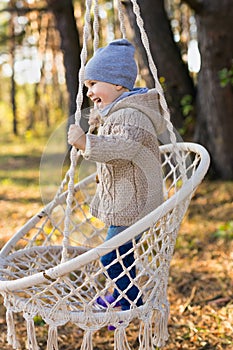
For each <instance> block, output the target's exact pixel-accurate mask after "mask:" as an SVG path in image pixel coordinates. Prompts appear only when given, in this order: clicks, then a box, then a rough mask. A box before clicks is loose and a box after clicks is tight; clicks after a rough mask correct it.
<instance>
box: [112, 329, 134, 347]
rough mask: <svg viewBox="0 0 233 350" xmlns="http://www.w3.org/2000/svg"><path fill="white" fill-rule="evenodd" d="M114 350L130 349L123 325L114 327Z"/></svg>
mask: <svg viewBox="0 0 233 350" xmlns="http://www.w3.org/2000/svg"><path fill="white" fill-rule="evenodd" d="M114 350H130V346H129V343H128V340H127V335H126V331H125V327H124V326H123V325H120V327H118V328H116V329H115V332H114Z"/></svg>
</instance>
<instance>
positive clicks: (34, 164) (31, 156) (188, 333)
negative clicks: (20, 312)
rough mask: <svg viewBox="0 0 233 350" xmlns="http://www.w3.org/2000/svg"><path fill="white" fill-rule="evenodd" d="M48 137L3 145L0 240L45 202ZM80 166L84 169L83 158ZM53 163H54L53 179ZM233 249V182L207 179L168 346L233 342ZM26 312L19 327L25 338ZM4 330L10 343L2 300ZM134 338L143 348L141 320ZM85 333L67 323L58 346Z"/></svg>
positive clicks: (175, 293)
mask: <svg viewBox="0 0 233 350" xmlns="http://www.w3.org/2000/svg"><path fill="white" fill-rule="evenodd" d="M47 138H48V135H45V136H43V137H36V138H34V137H33V135H32V134H29V135H26V136H24V137H21V138H13V137H10V138H9V137H7V136H5V139H4V140H3V142H2V144H1V153H0V211H1V217H0V246H2V245H3V244H4V242H5V241H6V240H7V239H8V238H9V237H10V236H12V235H13V234H14V232H16V230H17V229H18V228H20V227H21V226H22V225H23V224H24V223H25V222H26V221H27V220H28V219H29V218H30V217H31V216H32V215H34V214H35V213H37V211H38V210H39V209H41V208H42V205H43V198H41V192H43V186H44V185H43V183H40V170H41V168H40V163H41V156H42V154H44V151H45V145H46V143H47ZM82 168H83V170H82V171H83V175H85V171H86V164H85V163H83V164H82ZM48 169H49V170H50V168H49V164H48ZM55 170H56V168H53V167H52V170H51V173H50V176H51V177H52V178H53V174H54V173H55ZM59 176H60V177H61V174H60V175H59ZM54 187H56V186H55V185H54ZM232 252H233V182H230V181H229V182H222V181H214V182H211V181H209V180H208V179H205V181H204V182H203V183H202V184H201V185H200V186H199V188H198V190H197V192H196V194H195V196H194V197H193V199H192V201H191V204H190V206H189V209H188V212H187V215H186V217H185V219H184V221H183V223H182V226H181V229H180V233H179V236H178V239H177V244H176V249H175V254H174V257H173V260H172V264H171V271H170V276H169V289H168V295H169V300H170V303H171V315H170V320H169V333H170V338H169V341H168V343H167V345H166V346H165V347H164V349H165V350H176V349H190V350H192V349H202V350H207V349H208V350H210V349H212V350H222V349H228V350H230V349H233V327H232V325H233V293H232V291H233V272H232V271H233V255H232ZM20 317H21V316H19V323H18V324H17V329H18V331H19V332H20V333H21V335H22V339H26V328H25V324H24V322H22V319H21V318H20ZM40 321H41V320H37V322H36V323H37V335H38V341H39V343H40V346H41V349H45V348H46V345H45V344H46V337H47V326H46V325H44V323H43V322H40ZM0 330H1V333H0V349H1V350H10V349H11V347H10V346H8V345H7V342H6V325H5V315H4V308H3V307H2V306H1V307H0ZM128 337H129V341H130V344H131V347H132V349H138V343H137V340H136V338H137V324H136V323H135V324H132V325H130V327H129V329H128ZM81 338H82V333H81V331H80V330H78V329H77V328H76V327H75V326H73V325H70V324H68V325H66V326H65V327H64V328H63V329H62V330H61V333H59V344H60V348H59V349H60V350H74V349H80V344H81V343H80V342H81ZM112 342H113V335H112V334H110V333H107V332H106V330H105V329H102V330H100V331H98V332H97V333H96V334H95V336H94V343H95V347H94V349H95V350H98V349H101V350H110V349H112ZM23 349H25V347H23Z"/></svg>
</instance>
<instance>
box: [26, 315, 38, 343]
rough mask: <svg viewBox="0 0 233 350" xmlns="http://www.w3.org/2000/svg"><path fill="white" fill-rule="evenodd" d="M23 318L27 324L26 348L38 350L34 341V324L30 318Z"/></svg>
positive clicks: (28, 316) (27, 316)
mask: <svg viewBox="0 0 233 350" xmlns="http://www.w3.org/2000/svg"><path fill="white" fill-rule="evenodd" d="M24 318H25V320H26V322H27V337H28V339H27V346H28V350H39V346H38V344H37V340H36V331H35V324H34V319H33V317H32V316H30V315H28V314H25V315H24Z"/></svg>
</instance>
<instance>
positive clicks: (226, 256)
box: [0, 0, 233, 349]
mask: <svg viewBox="0 0 233 350" xmlns="http://www.w3.org/2000/svg"><path fill="white" fill-rule="evenodd" d="M138 3H139V5H140V7H141V14H142V17H143V19H144V25H145V29H146V31H147V34H148V38H149V42H150V47H151V52H152V55H153V58H154V60H155V63H156V66H157V68H158V76H159V80H160V83H161V84H162V86H163V88H164V91H165V95H166V99H167V102H168V105H169V109H170V112H171V119H172V121H173V123H174V126H175V127H176V129H177V130H178V132H179V134H180V135H181V136H182V138H183V139H184V140H187V141H194V142H199V143H201V144H202V145H204V146H205V147H206V148H207V149H208V151H209V152H210V155H211V168H210V170H209V173H208V176H207V178H206V180H205V181H204V183H203V185H202V186H200V188H199V190H198V192H197V194H196V196H195V197H194V199H193V202H192V203H191V206H190V210H189V214H188V216H187V218H186V220H185V221H184V224H183V226H182V229H181V233H180V238H179V240H178V243H177V250H176V254H175V257H174V262H173V269H172V271H171V281H170V299H171V303H172V304H173V303H174V304H175V305H174V306H173V309H172V311H171V312H172V317H171V318H172V320H173V322H171V326H170V331H171V333H172V334H173V333H174V336H173V341H174V339H176V348H177V349H178V348H188V349H223V348H227V349H231V348H233V345H232V344H233V343H232V341H233V340H232V323H233V321H232V318H233V316H232V287H233V285H232V259H233V257H232V239H233V204H232V201H233V152H232V149H233V138H232V130H233V117H232V111H233V108H232V107H233V86H232V85H233V56H232V54H233V31H232V28H231V27H232V18H233V7H232V1H231V0H222V1H221V2H219V1H218V0H185V1H181V0H164V1H163V0H154V1H152V0H143V1H138ZM122 5H123V8H124V12H125V15H126V17H125V19H126V28H127V33H128V36H129V39H130V40H132V41H133V42H134V44H135V46H136V48H137V49H136V55H137V60H138V65H139V71H140V74H139V77H138V82H137V83H138V84H140V85H147V86H148V87H152V86H153V80H152V77H151V75H150V72H149V69H148V64H147V59H146V57H145V52H144V50H143V46H142V44H141V39H140V35H139V32H138V29H137V27H136V26H135V18H134V15H133V13H132V6H131V3H130V1H122ZM99 6H100V11H99V19H100V32H99V38H100V46H102V45H105V43H106V42H109V41H110V40H112V39H113V38H115V37H119V36H120V32H119V20H118V13H117V12H118V11H117V4H116V2H112V1H102V0H100V1H99ZM84 13H85V3H84V1H81V0H80V1H78V0H76V1H75V0H74V1H71V0H66V1H62V0H47V1H45V0H44V1H43V0H27V1H26V0H17V1H15V0H9V1H8V0H4V1H1V4H0V79H1V84H0V127H1V135H0V138H1V150H0V183H1V188H0V210H1V220H0V229H1V233H0V240H1V245H2V244H3V243H4V242H5V240H6V239H7V237H9V236H11V235H12V234H13V233H14V232H15V230H17V229H18V228H19V227H20V226H21V225H22V224H23V223H24V222H25V221H26V220H27V218H29V217H31V216H32V215H33V214H35V213H36V211H37V210H38V209H39V208H40V207H41V197H42V199H44V198H43V196H44V191H45V190H44V186H45V185H46V181H47V180H46V181H45V180H43V178H42V177H41V169H42V165H43V164H42V163H41V160H42V159H43V157H42V154H46V152H49V151H50V148H51V147H52V148H56V149H58V148H59V147H60V148H62V152H63V153H66V152H67V149H66V146H67V145H66V127H67V123H70V122H71V120H72V118H70V116H72V115H73V114H74V113H75V109H76V95H77V91H78V69H79V67H80V51H81V48H82V29H83V24H84ZM89 44H90V47H89V51H90V52H89V55H91V54H92V48H91V44H92V39H91V38H90V42H89ZM87 107H88V101H87V100H86V99H84V103H83V108H87ZM85 123H86V120H84V121H83V126H84V127H86V125H85ZM48 140H49V141H48ZM61 140H62V141H61ZM61 142H62V144H61ZM63 156H64V154H63ZM52 170H53V174H54V172H55V170H56V169H55V168H53V169H52ZM50 176H51V175H50ZM53 176H54V175H52V177H53ZM59 176H60V177H61V174H59ZM39 177H40V182H38V178H39ZM53 180H54V179H53ZM59 180H61V178H58V179H56V181H55V180H54V184H53V185H54V187H56V186H57V185H59ZM51 192H52V193H53V190H51ZM46 195H47V194H46ZM49 195H50V196H52V194H51V193H50V194H49ZM6 226H7V228H6ZM203 247H205V248H206V249H203ZM184 261H185V262H186V263H187V265H188V266H186V267H185V266H183V262H184ZM197 261H198V262H199V264H200V265H199V266H198V267H197ZM181 265H182V266H181ZM177 296H179V297H177ZM178 316H179V317H178ZM178 318H179V320H178ZM174 323H175V325H174ZM1 325H2V329H3V330H4V329H5V328H4V327H5V321H4V315H3V316H2V323H1ZM22 332H25V331H24V330H22ZM44 332H45V330H44V328H41V339H42V338H43V335H44ZM69 332H70V333H69ZM131 332H132V341H133V340H134V341H135V339H134V331H133V329H132V330H131ZM4 334H5V332H3V333H2V336H1V338H0V343H1V341H2V344H4V345H1V349H3V348H4V349H8V347H7V345H5V344H6V337H5V336H4ZM66 337H67V339H69V337H71V338H72V339H73V344H74V342H75V344H76V346H77V347H76V348H77V349H78V348H79V347H78V344H79V343H78V340H77V339H76V337H75V335H74V334H73V332H72V331H71V330H70V328H68V329H67V334H66ZM103 338H106V335H104V336H103V334H102V335H101V334H100V335H99V338H98V339H99V340H98V341H97V343H98V344H99V346H100V349H105V348H106V349H108V348H109V347H108V346H109V345H108V344H107V345H106V344H105V343H104V342H103ZM107 338H108V337H107ZM101 339H102V340H101ZM105 340H106V339H105ZM101 341H102V343H101ZM108 341H109V342H110V340H108ZM41 342H42V343H43V339H42V340H41ZM63 343H64V345H63V346H64V347H63V348H64V349H70V348H69V345H68V344H67V343H69V344H70V343H71V341H70V340H67V341H65V342H64V341H63ZM65 343H66V345H65ZM104 344H105V345H104ZM172 344H173V343H172V341H171V342H170V343H169V344H168V347H167V349H168V348H169V349H174V347H172V346H173V345H172ZM135 348H136V345H135Z"/></svg>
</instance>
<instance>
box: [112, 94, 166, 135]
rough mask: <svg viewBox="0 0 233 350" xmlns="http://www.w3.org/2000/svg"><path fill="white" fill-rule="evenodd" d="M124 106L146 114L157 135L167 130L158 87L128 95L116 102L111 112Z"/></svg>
mask: <svg viewBox="0 0 233 350" xmlns="http://www.w3.org/2000/svg"><path fill="white" fill-rule="evenodd" d="M124 108H133V109H136V110H138V111H140V112H141V113H143V114H145V115H146V116H147V117H148V118H149V119H150V121H151V122H152V124H153V126H154V128H155V132H156V134H157V135H160V134H162V133H164V132H165V131H166V121H165V119H164V117H163V110H162V108H161V106H160V101H159V94H158V92H157V90H156V89H150V90H148V91H147V92H145V93H138V94H133V95H130V96H127V97H125V98H123V99H121V100H120V101H118V102H117V103H116V104H114V105H113V107H112V108H111V109H110V111H109V112H110V113H114V112H116V111H118V110H120V109H124Z"/></svg>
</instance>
